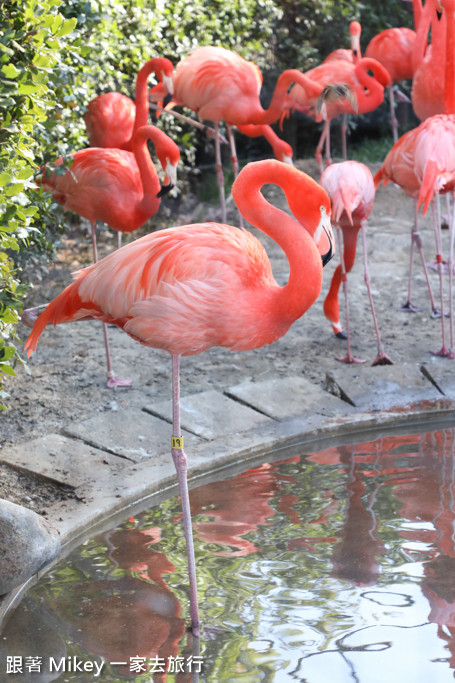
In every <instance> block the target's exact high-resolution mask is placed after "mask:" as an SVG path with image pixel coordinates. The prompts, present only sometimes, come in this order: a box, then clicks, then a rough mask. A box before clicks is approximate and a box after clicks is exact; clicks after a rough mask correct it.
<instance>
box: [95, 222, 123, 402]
mask: <svg viewBox="0 0 455 683" xmlns="http://www.w3.org/2000/svg"><path fill="white" fill-rule="evenodd" d="M121 234H122V233H121V232H120V233H119V235H121ZM92 248H93V263H97V262H98V248H97V245H96V225H95V222H93V223H92ZM102 325H103V336H104V346H105V349H106V367H107V370H106V375H107V382H106V386H107V387H108V389H115V388H116V387H130V386H131V380H130V379H121V378H120V377H116V376H115V374H114V371H113V370H112V361H111V352H110V348H109V338H108V334H107V325H106V323H102Z"/></svg>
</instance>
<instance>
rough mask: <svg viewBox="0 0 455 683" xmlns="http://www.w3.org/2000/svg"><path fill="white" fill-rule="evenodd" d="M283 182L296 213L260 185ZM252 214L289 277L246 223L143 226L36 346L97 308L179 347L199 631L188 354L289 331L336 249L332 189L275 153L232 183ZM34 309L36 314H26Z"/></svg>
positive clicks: (174, 446)
mask: <svg viewBox="0 0 455 683" xmlns="http://www.w3.org/2000/svg"><path fill="white" fill-rule="evenodd" d="M266 183H272V184H275V185H278V187H280V188H282V189H283V191H284V193H285V195H286V197H287V200H288V204H289V208H290V210H291V211H292V214H293V216H290V215H289V214H287V213H286V212H284V211H282V210H280V209H277V208H275V207H274V206H272V205H271V204H269V203H268V202H267V201H266V200H265V198H264V197H263V196H262V194H261V187H262V186H263V185H264V184H266ZM232 192H233V197H234V201H235V202H236V204H237V206H238V208H239V209H240V211H241V212H242V214H243V216H244V217H245V219H246V220H248V221H250V222H251V223H252V224H253V225H254V226H256V227H257V228H259V230H262V231H263V232H265V233H266V234H267V235H269V236H270V237H271V238H272V239H274V240H275V241H276V242H277V243H278V244H279V246H281V248H282V249H283V251H284V252H285V254H286V256H287V258H288V261H289V265H290V274H289V280H288V282H287V284H286V285H285V286H284V287H280V286H279V285H278V284H277V283H276V282H275V280H274V278H273V274H272V269H271V266H270V262H269V260H268V258H267V254H266V252H265V250H264V248H263V247H262V245H261V243H260V242H259V241H258V240H257V239H256V238H255V237H253V235H252V234H251V233H249V232H248V231H246V230H243V229H239V228H235V227H232V226H229V225H223V224H218V223H197V224H193V225H186V226H180V227H174V228H168V229H166V230H162V231H159V232H156V233H152V234H149V235H145V237H142V238H140V239H138V240H135V241H134V242H130V243H129V244H127V245H125V246H124V247H122V248H121V249H117V250H116V251H114V252H113V253H111V254H109V255H108V256H106V257H105V258H104V259H102V260H101V261H99V262H98V263H95V264H93V265H91V266H89V267H88V268H84V269H83V270H81V271H79V273H77V274H76V279H75V281H74V282H73V283H72V284H71V285H69V286H68V287H67V288H66V289H65V290H64V291H63V292H62V293H61V294H59V296H57V298H56V299H54V300H53V301H52V302H51V303H50V304H49V305H48V306H47V307H46V309H45V310H44V312H43V313H41V315H40V316H39V318H38V319H37V321H36V323H35V325H34V327H33V330H32V332H31V334H30V336H29V338H28V340H27V342H26V345H25V346H26V349H27V350H28V354H29V355H30V354H31V353H32V352H33V351H34V350H35V349H36V346H37V343H38V339H39V337H40V335H41V333H42V331H43V329H44V328H45V326H46V325H48V324H53V325H56V324H58V323H63V322H69V321H73V320H84V319H89V318H96V319H99V320H102V321H104V322H109V323H112V324H115V325H117V326H118V327H120V328H121V329H123V330H124V331H125V332H126V333H127V334H129V335H130V336H132V337H133V338H134V339H136V340H137V341H139V342H140V343H141V344H144V345H145V346H151V347H154V348H160V349H163V350H165V351H167V352H168V353H170V354H171V356H172V403H173V409H172V422H173V427H172V440H171V453H172V458H173V461H174V464H175V468H176V471H177V477H178V481H179V486H180V492H181V498H182V510H183V521H184V528H185V539H186V545H187V559H188V570H189V572H188V573H189V581H190V604H191V618H192V625H193V630H194V632H195V634H196V635H197V634H198V632H199V612H198V603H197V590H196V570H195V560H194V548H193V540H192V530H191V513H190V508H189V498H188V484H187V474H186V473H187V458H186V454H185V451H184V449H183V437H182V435H181V430H180V389H179V386H180V384H179V367H180V356H188V355H195V354H198V353H201V352H202V351H204V350H206V349H209V348H210V347H212V346H222V347H226V348H229V349H232V350H234V349H235V350H244V351H246V350H249V349H255V348H259V347H261V346H264V345H265V344H271V343H272V342H274V341H276V340H277V339H278V338H279V337H281V336H282V335H284V334H285V333H286V332H287V330H288V329H289V327H290V326H291V324H292V323H293V322H294V321H295V320H297V319H298V318H299V317H300V316H302V315H303V314H304V313H305V311H306V310H308V308H309V307H310V306H311V305H312V304H313V303H314V302H315V300H316V299H317V297H318V296H319V293H320V290H321V283H322V268H323V265H324V264H325V263H326V262H327V261H328V260H329V259H330V258H331V256H332V242H333V233H332V229H331V224H330V212H331V210H330V199H329V197H328V195H327V193H326V192H325V190H323V188H322V187H321V186H320V185H318V184H317V183H316V182H315V181H314V180H313V179H312V178H310V177H309V176H307V175H306V174H305V173H302V172H301V171H298V170H297V169H296V168H294V167H292V166H289V165H287V164H283V163H281V162H279V161H276V160H274V159H267V160H264V161H257V162H252V163H250V164H247V165H246V166H245V167H244V168H243V169H242V171H241V172H240V173H239V175H238V177H237V179H236V180H235V181H234V184H233V187H232ZM31 317H33V312H32V314H31V316H30V315H29V317H28V319H27V320H26V323H27V322H28V321H29V320H30V318H31Z"/></svg>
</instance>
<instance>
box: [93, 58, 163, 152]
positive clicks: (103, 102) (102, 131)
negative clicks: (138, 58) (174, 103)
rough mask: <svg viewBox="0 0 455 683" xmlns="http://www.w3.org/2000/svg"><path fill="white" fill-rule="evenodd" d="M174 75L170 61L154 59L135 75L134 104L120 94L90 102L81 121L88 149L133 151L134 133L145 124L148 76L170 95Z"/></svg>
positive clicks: (115, 93)
mask: <svg viewBox="0 0 455 683" xmlns="http://www.w3.org/2000/svg"><path fill="white" fill-rule="evenodd" d="M173 72H174V67H173V65H172V62H171V61H170V60H169V59H166V58H165V57H154V58H153V59H149V61H148V62H146V63H145V64H144V66H143V67H142V68H141V69H140V70H139V72H138V74H137V78H136V95H135V101H134V102H133V100H132V99H131V98H130V97H127V96H126V95H122V94H121V93H119V92H107V93H104V94H102V95H98V97H95V99H93V100H92V101H91V102H89V104H88V106H87V112H86V114H84V120H85V126H86V128H87V135H88V138H89V142H90V146H91V147H115V148H117V149H126V150H128V151H129V152H132V151H133V135H134V133H135V131H136V130H137V129H138V128H140V127H141V126H146V125H147V123H148V115H149V104H148V89H147V79H148V77H149V76H150V74H151V73H154V74H155V76H156V77H157V78H158V79H159V81H160V84H161V85H162V87H163V89H164V92H165V93H166V94H167V93H170V94H171V95H172V93H173V92H174V86H173V82H172V74H173Z"/></svg>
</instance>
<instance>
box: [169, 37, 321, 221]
mask: <svg viewBox="0 0 455 683" xmlns="http://www.w3.org/2000/svg"><path fill="white" fill-rule="evenodd" d="M293 83H300V84H301V85H302V86H303V85H305V87H306V88H307V90H309V92H310V93H311V95H312V96H314V97H315V98H317V97H318V96H319V95H320V94H321V92H322V90H323V88H321V87H320V86H318V84H316V83H314V82H313V81H310V80H309V79H308V78H307V77H306V76H305V75H304V74H302V73H301V72H300V71H297V70H296V69H287V70H286V71H283V73H282V74H281V75H280V77H279V78H278V81H277V84H276V87H275V90H274V93H273V96H272V100H271V102H270V104H269V106H268V108H267V109H263V107H262V105H261V102H260V99H259V93H260V90H261V85H262V74H261V72H260V70H259V68H258V67H257V66H256V64H254V63H253V62H248V61H247V60H245V59H243V57H241V56H240V55H238V54H236V53H235V52H232V51H231V50H225V49H224V48H221V47H211V46H205V47H199V48H197V49H195V50H194V51H193V52H192V53H191V54H190V55H189V56H188V57H185V58H184V59H182V60H181V61H180V62H179V63H178V64H177V67H176V70H175V75H174V95H173V98H172V105H183V106H185V107H188V108H189V109H191V110H193V111H194V112H196V113H197V115H198V117H199V119H200V121H204V120H205V121H212V122H213V123H214V125H215V130H216V131H218V130H219V124H220V122H221V121H225V122H226V124H227V128H228V136H229V142H230V145H231V157H232V162H233V167H234V176H237V173H238V161H237V153H236V149H235V141H234V136H233V133H232V129H231V127H232V126H245V125H248V124H261V125H270V124H271V123H274V122H275V121H277V120H278V118H279V117H280V115H281V110H282V106H283V103H284V99H285V97H286V93H287V90H288V88H289V87H290V86H291V85H292V84H293ZM172 105H171V106H172ZM215 152H216V172H217V179H218V186H219V193H220V203H221V212H222V220H223V221H225V220H226V206H225V196H224V176H223V170H222V165H221V149H220V140H219V137H218V135H216V137H215Z"/></svg>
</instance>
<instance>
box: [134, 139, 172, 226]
mask: <svg viewBox="0 0 455 683" xmlns="http://www.w3.org/2000/svg"><path fill="white" fill-rule="evenodd" d="M162 135H164V133H163V132H162V131H161V130H159V128H155V126H142V127H141V128H139V129H138V130H137V131H136V132H135V134H134V136H133V140H132V147H133V154H134V156H135V159H136V163H137V166H138V169H139V173H140V176H141V181H142V190H143V196H142V200H141V201H140V202H139V203H138V204H137V207H136V208H137V210H138V211H144V212H145V213H147V218H148V217H149V216H151V215H153V214H154V213H156V211H158V207H159V205H160V200H159V198H158V197H157V194H158V192H159V191H160V181H159V178H158V174H157V172H156V169H155V164H154V163H153V161H152V159H151V157H150V154H149V151H148V147H147V140H151V141H152V142H153V144H154V145H156V144H160V141H161V136H162ZM157 141H158V143H157Z"/></svg>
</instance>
